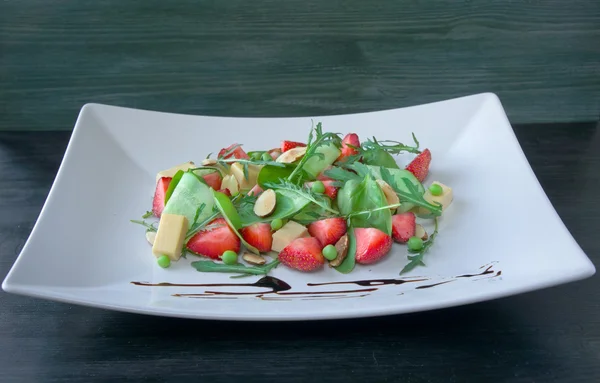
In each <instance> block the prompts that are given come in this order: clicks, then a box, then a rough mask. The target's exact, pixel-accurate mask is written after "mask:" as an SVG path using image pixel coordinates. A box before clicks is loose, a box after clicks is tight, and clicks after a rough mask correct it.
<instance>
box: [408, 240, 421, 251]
mask: <svg viewBox="0 0 600 383" xmlns="http://www.w3.org/2000/svg"><path fill="white" fill-rule="evenodd" d="M407 245H408V248H409V249H410V250H412V251H419V250H421V249H422V248H423V240H422V239H421V238H419V237H410V238H409V239H408V242H407Z"/></svg>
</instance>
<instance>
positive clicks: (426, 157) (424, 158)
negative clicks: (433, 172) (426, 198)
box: [406, 149, 431, 182]
mask: <svg viewBox="0 0 600 383" xmlns="http://www.w3.org/2000/svg"><path fill="white" fill-rule="evenodd" d="M430 163H431V152H430V151H429V149H425V150H423V151H422V152H421V153H420V154H419V155H418V156H416V157H415V159H414V160H412V161H411V163H410V164H408V166H407V167H406V170H408V171H409V172H411V173H412V174H414V175H415V177H417V179H418V180H419V182H423V181H425V177H427V174H428V173H429V164H430Z"/></svg>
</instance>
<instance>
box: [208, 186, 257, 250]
mask: <svg viewBox="0 0 600 383" xmlns="http://www.w3.org/2000/svg"><path fill="white" fill-rule="evenodd" d="M213 195H214V196H215V204H216V206H217V208H218V209H219V211H220V212H221V215H222V216H223V218H225V220H226V221H227V223H228V224H229V226H230V227H231V229H232V230H233V232H234V233H235V235H237V236H238V238H239V239H240V240H241V241H242V244H244V246H245V247H246V249H248V250H250V251H251V252H253V253H254V254H260V251H258V249H257V248H256V247H254V246H252V245H251V244H249V243H248V242H246V240H245V239H244V237H242V235H241V234H240V232H239V230H240V229H241V228H242V219H241V218H240V215H239V214H238V212H237V210H235V206H233V203H232V202H231V200H230V199H229V197H227V196H226V195H225V194H223V193H221V192H218V191H213Z"/></svg>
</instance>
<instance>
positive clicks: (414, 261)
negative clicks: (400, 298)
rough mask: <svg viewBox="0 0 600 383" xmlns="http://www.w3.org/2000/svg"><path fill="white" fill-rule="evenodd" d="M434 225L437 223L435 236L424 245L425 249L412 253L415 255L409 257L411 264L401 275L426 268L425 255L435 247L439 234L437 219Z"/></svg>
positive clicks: (431, 236)
mask: <svg viewBox="0 0 600 383" xmlns="http://www.w3.org/2000/svg"><path fill="white" fill-rule="evenodd" d="M434 223H435V229H434V230H433V234H431V235H430V236H429V240H428V241H426V242H425V243H423V248H421V250H419V251H415V252H411V253H412V254H413V255H409V256H408V260H409V262H408V263H407V264H406V266H404V268H403V269H402V271H400V274H404V273H408V272H409V271H411V270H412V269H414V268H415V267H417V266H425V262H423V257H424V256H425V253H427V251H429V249H430V248H431V246H433V241H434V240H435V237H437V234H438V221H437V218H435V219H434Z"/></svg>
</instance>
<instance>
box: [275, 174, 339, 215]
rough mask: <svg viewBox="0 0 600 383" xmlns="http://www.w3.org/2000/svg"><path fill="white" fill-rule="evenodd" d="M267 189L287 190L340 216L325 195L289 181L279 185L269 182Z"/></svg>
mask: <svg viewBox="0 0 600 383" xmlns="http://www.w3.org/2000/svg"><path fill="white" fill-rule="evenodd" d="M265 187H267V188H269V189H273V190H287V191H288V192H291V193H295V194H296V195H298V196H300V197H303V198H305V199H307V200H309V201H310V202H312V203H314V204H315V205H317V206H320V207H321V208H323V209H324V210H326V211H328V212H330V213H333V214H339V212H338V211H337V210H335V209H333V208H332V207H331V206H330V203H329V200H327V199H326V197H325V196H324V195H323V194H316V193H313V192H312V191H311V190H310V189H308V188H306V187H303V186H298V185H295V184H293V183H291V182H289V181H283V180H282V181H281V182H279V183H270V182H268V183H266V184H265Z"/></svg>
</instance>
